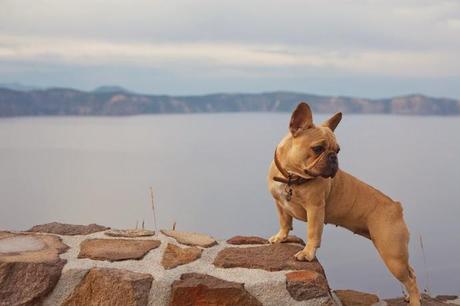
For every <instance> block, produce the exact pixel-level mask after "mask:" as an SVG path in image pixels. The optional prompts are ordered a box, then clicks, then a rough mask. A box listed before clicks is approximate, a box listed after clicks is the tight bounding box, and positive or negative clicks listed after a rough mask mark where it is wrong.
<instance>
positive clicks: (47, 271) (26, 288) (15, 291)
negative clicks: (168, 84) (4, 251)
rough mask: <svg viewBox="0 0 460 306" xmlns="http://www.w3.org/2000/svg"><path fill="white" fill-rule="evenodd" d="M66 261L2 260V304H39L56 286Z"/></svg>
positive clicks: (0, 278)
mask: <svg viewBox="0 0 460 306" xmlns="http://www.w3.org/2000/svg"><path fill="white" fill-rule="evenodd" d="M65 263H66V261H65V260H62V259H60V260H57V261H55V262H42V263H36V262H0V305H9V306H14V305H21V306H28V305H38V304H40V302H41V301H42V299H43V298H44V297H45V296H47V295H48V294H49V293H50V292H51V291H52V290H53V288H54V287H55V286H56V284H57V282H58V280H59V278H60V276H61V272H62V268H63V267H64V264H65Z"/></svg>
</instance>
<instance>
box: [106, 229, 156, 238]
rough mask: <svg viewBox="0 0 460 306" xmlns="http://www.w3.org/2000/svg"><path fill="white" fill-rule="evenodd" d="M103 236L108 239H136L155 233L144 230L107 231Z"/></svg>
mask: <svg viewBox="0 0 460 306" xmlns="http://www.w3.org/2000/svg"><path fill="white" fill-rule="evenodd" d="M104 235H106V236H109V237H126V238H136V237H148V236H153V235H155V232H154V231H150V230H146V229H125V230H121V229H111V230H109V231H106V232H104Z"/></svg>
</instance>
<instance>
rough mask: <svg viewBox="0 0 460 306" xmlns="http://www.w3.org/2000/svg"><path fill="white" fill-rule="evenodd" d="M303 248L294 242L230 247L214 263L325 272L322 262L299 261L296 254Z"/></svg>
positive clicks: (223, 265) (225, 266) (253, 267)
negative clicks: (295, 256)
mask: <svg viewBox="0 0 460 306" xmlns="http://www.w3.org/2000/svg"><path fill="white" fill-rule="evenodd" d="M302 249H303V248H302V247H301V246H299V245H294V244H283V243H278V244H271V245H264V246H256V247H246V248H241V247H228V248H225V249H223V250H222V251H220V252H219V253H218V254H217V256H216V258H215V260H214V265H215V266H216V267H220V268H235V267H241V268H248V269H264V270H267V271H281V270H311V271H316V272H318V273H320V274H324V271H323V268H322V267H321V265H320V263H319V262H318V261H317V260H316V259H315V260H313V261H311V262H308V261H298V260H296V259H295V258H294V254H295V253H297V252H298V251H300V250H302Z"/></svg>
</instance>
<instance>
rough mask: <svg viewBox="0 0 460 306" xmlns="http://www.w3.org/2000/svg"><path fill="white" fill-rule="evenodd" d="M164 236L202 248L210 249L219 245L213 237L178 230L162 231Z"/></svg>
mask: <svg viewBox="0 0 460 306" xmlns="http://www.w3.org/2000/svg"><path fill="white" fill-rule="evenodd" d="M161 232H162V233H163V235H166V236H168V237H172V238H174V239H176V241H177V242H179V243H182V244H185V245H190V246H199V247H202V248H209V247H212V246H214V245H216V244H217V241H216V240H215V239H214V238H212V237H211V236H208V235H205V234H199V233H192V232H179V231H176V230H161Z"/></svg>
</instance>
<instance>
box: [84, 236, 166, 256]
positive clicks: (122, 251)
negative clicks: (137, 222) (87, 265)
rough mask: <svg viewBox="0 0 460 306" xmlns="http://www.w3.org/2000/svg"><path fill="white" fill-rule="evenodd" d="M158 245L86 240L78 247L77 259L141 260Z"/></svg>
mask: <svg viewBox="0 0 460 306" xmlns="http://www.w3.org/2000/svg"><path fill="white" fill-rule="evenodd" d="M160 244H161V242H160V241H159V240H131V239H86V240H84V241H83V242H82V243H81V245H80V253H79V254H78V258H90V259H95V260H108V261H119V260H127V259H142V258H143V257H144V256H145V254H147V253H148V252H149V251H150V250H152V249H155V248H157V247H159V246H160Z"/></svg>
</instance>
